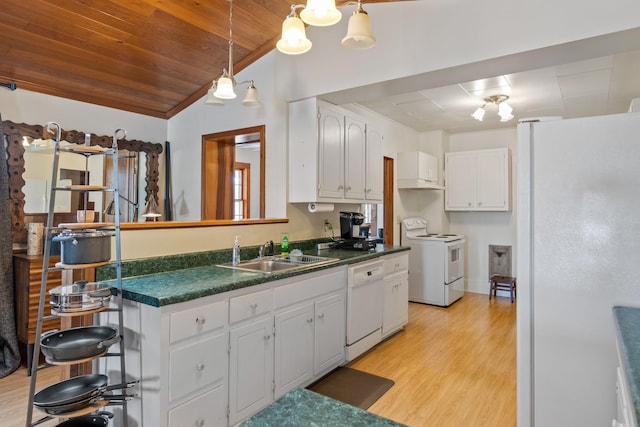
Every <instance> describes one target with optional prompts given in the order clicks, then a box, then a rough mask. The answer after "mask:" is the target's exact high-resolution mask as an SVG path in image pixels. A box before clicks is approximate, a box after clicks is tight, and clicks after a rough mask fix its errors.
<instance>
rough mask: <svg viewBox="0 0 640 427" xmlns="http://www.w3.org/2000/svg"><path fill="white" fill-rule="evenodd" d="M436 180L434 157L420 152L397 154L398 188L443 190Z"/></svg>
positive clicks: (436, 166)
mask: <svg viewBox="0 0 640 427" xmlns="http://www.w3.org/2000/svg"><path fill="white" fill-rule="evenodd" d="M438 179H439V173H438V158H437V157H436V156H434V155H431V154H428V153H423V152H421V151H410V152H402V153H398V188H423V189H426V190H443V189H444V187H443V186H442V185H440V184H439V182H438Z"/></svg>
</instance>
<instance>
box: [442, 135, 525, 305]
mask: <svg viewBox="0 0 640 427" xmlns="http://www.w3.org/2000/svg"><path fill="white" fill-rule="evenodd" d="M449 144H450V151H468V150H482V149H489V148H502V147H508V148H509V149H510V150H511V151H510V152H511V206H512V210H511V211H509V212H448V214H447V215H448V217H449V231H451V232H454V233H459V234H464V235H465V236H466V241H467V243H466V248H465V249H466V252H465V255H466V259H465V264H466V265H465V274H466V277H465V281H466V283H465V287H466V290H467V291H470V292H478V293H485V294H488V293H489V284H488V274H489V273H488V269H489V258H488V252H489V245H508V246H511V263H512V266H511V271H512V274H513V275H514V276H517V271H516V261H517V257H518V254H517V251H516V233H517V203H516V188H517V185H518V184H517V170H516V164H517V156H518V153H517V150H518V145H517V132H516V128H511V129H501V130H492V131H484V132H469V133H461V134H454V135H451V136H450V137H449Z"/></svg>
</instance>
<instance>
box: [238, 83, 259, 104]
mask: <svg viewBox="0 0 640 427" xmlns="http://www.w3.org/2000/svg"><path fill="white" fill-rule="evenodd" d="M242 105H244V106H245V107H251V108H258V107H260V97H259V96H258V89H256V87H255V86H254V85H253V83H251V86H249V87H248V88H247V93H246V95H245V96H244V99H243V100H242Z"/></svg>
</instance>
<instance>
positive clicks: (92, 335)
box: [40, 326, 120, 361]
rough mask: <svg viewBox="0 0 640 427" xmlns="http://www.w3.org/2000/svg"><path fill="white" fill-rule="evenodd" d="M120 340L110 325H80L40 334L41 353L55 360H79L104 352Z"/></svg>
mask: <svg viewBox="0 0 640 427" xmlns="http://www.w3.org/2000/svg"><path fill="white" fill-rule="evenodd" d="M119 340H120V337H119V336H118V330H117V329H116V328H113V327H111V326H82V327H79V328H71V329H65V330H62V331H50V332H47V333H45V334H43V335H42V338H41V339H40V348H41V350H42V353H43V354H44V355H45V356H47V357H49V358H51V359H53V360H57V361H65V360H80V359H85V358H87V357H93V356H97V355H99V354H102V353H104V352H105V351H107V349H108V348H109V347H110V346H112V345H113V344H115V343H117V342H118V341H119Z"/></svg>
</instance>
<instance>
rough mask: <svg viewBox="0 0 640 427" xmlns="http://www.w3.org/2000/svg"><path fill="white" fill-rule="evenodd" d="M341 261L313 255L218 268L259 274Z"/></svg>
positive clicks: (227, 265)
mask: <svg viewBox="0 0 640 427" xmlns="http://www.w3.org/2000/svg"><path fill="white" fill-rule="evenodd" d="M336 261H339V259H338V258H327V257H320V256H313V255H299V256H296V257H288V256H287V257H266V258H257V259H252V260H248V261H241V262H240V264H238V265H233V264H231V263H228V264H218V267H225V268H233V269H236V270H245V271H254V272H258V273H274V272H277V271H286V270H293V269H302V268H307V267H313V266H317V265H323V264H330V263H333V262H336Z"/></svg>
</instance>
